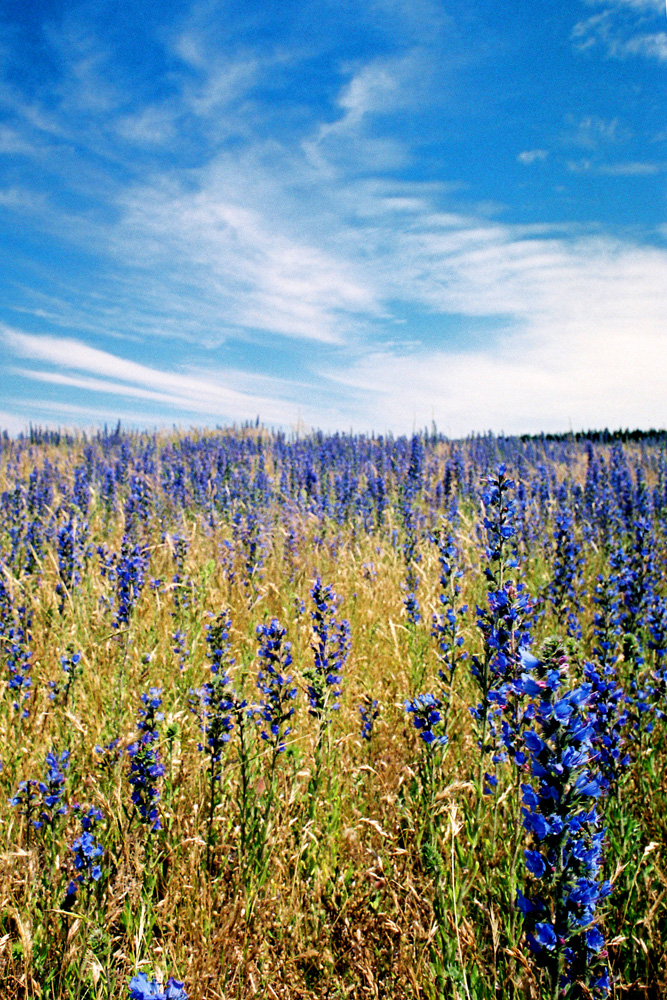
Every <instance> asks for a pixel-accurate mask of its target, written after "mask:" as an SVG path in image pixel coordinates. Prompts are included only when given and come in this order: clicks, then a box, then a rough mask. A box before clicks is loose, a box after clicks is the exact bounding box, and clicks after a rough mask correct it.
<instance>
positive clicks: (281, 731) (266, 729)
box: [257, 618, 296, 753]
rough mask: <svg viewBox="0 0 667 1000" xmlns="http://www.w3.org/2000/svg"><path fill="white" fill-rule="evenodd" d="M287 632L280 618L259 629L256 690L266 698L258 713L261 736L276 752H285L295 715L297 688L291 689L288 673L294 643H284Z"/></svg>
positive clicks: (260, 704) (260, 626)
mask: <svg viewBox="0 0 667 1000" xmlns="http://www.w3.org/2000/svg"><path fill="white" fill-rule="evenodd" d="M286 635H287V632H286V630H285V629H284V628H281V626H280V622H279V621H278V619H277V618H273V619H272V620H271V621H270V622H269V624H268V625H258V626H257V637H258V638H259V640H260V647H259V652H258V656H259V659H260V662H261V664H262V665H261V667H260V670H259V673H258V676H257V687H258V688H259V690H260V692H261V693H262V694H263V695H264V697H263V698H262V699H261V700H260V703H259V708H258V710H257V714H258V723H259V725H260V726H261V725H262V723H263V724H264V725H263V727H262V729H261V734H260V735H261V737H262V739H263V740H266V741H267V742H268V743H270V744H271V746H272V747H273V749H274V752H275V753H282V752H283V751H284V750H285V739H286V738H287V736H289V734H290V732H291V727H290V726H289V725H287V722H288V720H289V719H290V718H291V717H292V715H294V705H293V704H292V702H293V701H294V699H295V698H296V688H295V687H293V686H292V676H291V674H290V675H288V674H287V673H286V671H287V670H289V668H290V666H291V665H292V655H291V649H292V646H291V643H289V642H284V639H285V636H286Z"/></svg>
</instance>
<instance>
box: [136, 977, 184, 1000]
mask: <svg viewBox="0 0 667 1000" xmlns="http://www.w3.org/2000/svg"><path fill="white" fill-rule="evenodd" d="M127 988H128V990H129V991H130V997H129V1000H187V997H188V994H187V993H186V991H185V987H184V985H183V983H182V982H181V981H180V980H178V979H174V977H173V976H170V977H169V979H168V980H167V985H166V986H165V988H164V990H162V989H160V987H159V985H158V983H157V980H155V979H151V980H149V979H148V977H147V976H146V974H145V973H144V972H138V973H137V975H136V976H133V977H132V979H130V982H129V983H128V987H127Z"/></svg>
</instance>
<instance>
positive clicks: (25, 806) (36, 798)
mask: <svg viewBox="0 0 667 1000" xmlns="http://www.w3.org/2000/svg"><path fill="white" fill-rule="evenodd" d="M40 801H41V799H40V795H39V782H38V781H36V780H35V779H34V778H27V779H26V780H25V781H20V782H19V786H18V790H17V791H16V792H15V793H14V795H12V797H11V799H10V800H9V804H10V806H12V807H13V808H14V809H18V811H19V813H20V814H21V816H25V818H26V820H27V822H28V823H29V824H30V825H31V826H33V827H34V828H35V830H39V828H40V826H41V825H42V822H41V820H40V819H39V818H38V816H37V812H38V809H39V804H40Z"/></svg>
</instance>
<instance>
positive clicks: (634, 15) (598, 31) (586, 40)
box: [572, 0, 667, 62]
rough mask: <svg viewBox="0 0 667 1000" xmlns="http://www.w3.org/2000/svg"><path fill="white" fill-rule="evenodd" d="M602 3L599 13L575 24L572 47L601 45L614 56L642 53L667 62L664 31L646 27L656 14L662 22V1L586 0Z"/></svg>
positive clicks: (666, 41)
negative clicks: (602, 8)
mask: <svg viewBox="0 0 667 1000" xmlns="http://www.w3.org/2000/svg"><path fill="white" fill-rule="evenodd" d="M587 2H588V3H589V5H590V4H595V6H604V10H602V12H601V13H599V14H594V15H593V16H592V17H589V18H586V19H585V20H583V21H579V22H578V23H577V24H575V26H574V28H573V30H572V41H573V43H574V45H575V48H577V49H579V50H580V51H586V50H589V49H592V48H594V47H595V46H601V47H602V48H603V49H604V50H605V51H606V54H607V55H608V56H610V57H611V58H613V59H627V58H629V57H631V56H643V57H645V58H647V59H657V60H658V61H660V62H665V61H667V32H665V31H664V30H660V31H651V30H648V31H647V30H646V29H647V27H649V25H650V24H651V22H652V21H655V20H656V16H657V15H660V18H661V20H663V21H664V16H665V13H666V8H665V4H664V3H663V2H662V0H587Z"/></svg>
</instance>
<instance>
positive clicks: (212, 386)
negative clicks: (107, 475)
mask: <svg viewBox="0 0 667 1000" xmlns="http://www.w3.org/2000/svg"><path fill="white" fill-rule="evenodd" d="M0 335H1V336H2V339H3V340H4V342H5V345H6V346H7V347H8V348H9V350H10V351H11V353H12V354H13V355H14V356H18V357H21V358H24V359H28V360H30V361H33V362H38V363H42V364H47V365H49V366H51V368H50V369H39V368H36V369H30V368H28V369H26V368H23V369H18V371H17V373H18V374H19V375H21V376H22V377H23V378H26V379H29V380H31V381H36V382H41V383H47V384H51V385H58V386H64V387H67V388H71V389H78V390H83V391H85V392H92V393H101V394H104V395H107V396H114V397H116V398H117V399H123V398H131V399H141V400H145V401H146V402H150V403H160V404H165V405H166V406H167V407H169V408H172V409H174V410H175V411H185V412H187V413H196V414H200V415H201V416H202V417H208V418H209V420H210V419H212V418H213V419H218V420H226V421H233V420H245V419H251V418H253V417H254V416H256V414H257V413H261V414H262V418H263V420H264V421H265V422H267V423H270V424H283V425H284V424H288V423H289V422H290V421H291V420H292V418H293V417H294V414H295V411H296V404H295V403H294V402H293V401H292V400H290V399H289V398H287V399H285V398H282V399H281V398H280V392H281V391H282V393H283V395H288V394H289V391H290V388H291V390H292V392H293V391H294V383H291V382H290V383H282V384H281V383H280V381H279V380H277V379H276V380H267V381H266V386H267V387H268V388H270V389H272V390H273V395H271V396H268V395H261V394H259V393H257V392H244V391H241V390H239V389H236V388H234V386H233V384H232V383H233V382H234V380H235V379H236V380H239V381H241V382H243V381H246V382H247V381H248V379H247V377H246V376H244V375H242V374H241V375H238V374H236V373H225V374H224V375H222V376H219V377H217V378H212V377H211V373H210V372H207V371H203V370H202V371H192V372H189V373H183V374H181V373H176V372H173V371H165V370H163V369H158V368H153V367H151V366H148V365H143V364H139V363H138V362H135V361H128V360H126V359H125V358H121V357H118V356H117V355H114V354H111V353H109V352H108V351H101V350H98V349H97V348H93V347H89V346H87V345H86V344H83V343H81V342H80V341H77V340H73V339H71V338H67V337H52V336H36V335H32V334H27V333H24V332H23V331H20V330H15V329H11V328H9V327H7V326H0ZM53 368H55V369H56V370H55V371H54V370H53ZM70 373H83V374H70ZM91 376H93V377H91ZM45 405H50V406H52V407H53V408H54V409H57V405H56V404H53V403H51V404H45ZM115 412H116V413H118V412H119V410H116V411H115ZM309 416H314V411H313V410H311V408H310V407H309V408H307V416H306V419H308V417H309Z"/></svg>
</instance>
